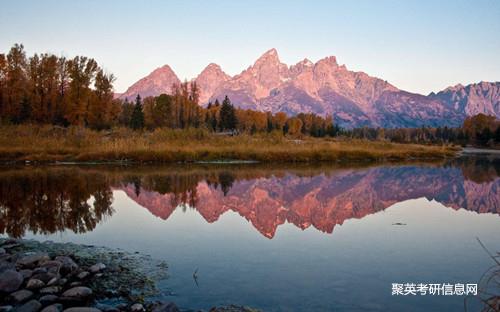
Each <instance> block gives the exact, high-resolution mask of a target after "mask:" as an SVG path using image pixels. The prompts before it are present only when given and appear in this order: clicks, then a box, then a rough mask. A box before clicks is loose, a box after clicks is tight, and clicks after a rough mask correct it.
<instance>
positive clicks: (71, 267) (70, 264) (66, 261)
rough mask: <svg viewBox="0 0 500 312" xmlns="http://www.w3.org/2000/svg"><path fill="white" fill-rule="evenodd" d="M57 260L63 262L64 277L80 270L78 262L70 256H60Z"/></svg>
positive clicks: (62, 271) (62, 272)
mask: <svg viewBox="0 0 500 312" xmlns="http://www.w3.org/2000/svg"><path fill="white" fill-rule="evenodd" d="M55 260H56V261H59V262H61V264H62V265H61V269H60V271H61V274H63V275H66V274H69V273H73V272H74V271H76V270H78V264H76V262H75V261H73V259H71V258H70V257H68V256H58V257H56V259H55Z"/></svg>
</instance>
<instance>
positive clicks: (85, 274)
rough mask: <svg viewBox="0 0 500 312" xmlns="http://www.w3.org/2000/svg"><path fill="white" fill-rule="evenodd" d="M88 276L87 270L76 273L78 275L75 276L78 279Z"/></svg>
mask: <svg viewBox="0 0 500 312" xmlns="http://www.w3.org/2000/svg"><path fill="white" fill-rule="evenodd" d="M89 276H90V273H89V272H87V271H83V272H80V273H78V275H77V276H76V277H78V278H79V279H81V280H82V279H86V278H87V277H89Z"/></svg>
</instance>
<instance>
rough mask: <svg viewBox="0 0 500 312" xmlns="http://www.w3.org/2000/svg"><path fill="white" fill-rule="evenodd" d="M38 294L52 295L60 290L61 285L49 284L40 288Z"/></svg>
mask: <svg viewBox="0 0 500 312" xmlns="http://www.w3.org/2000/svg"><path fill="white" fill-rule="evenodd" d="M39 292H40V294H42V295H54V294H57V293H59V292H61V287H59V286H50V287H45V288H42V289H40V291H39Z"/></svg>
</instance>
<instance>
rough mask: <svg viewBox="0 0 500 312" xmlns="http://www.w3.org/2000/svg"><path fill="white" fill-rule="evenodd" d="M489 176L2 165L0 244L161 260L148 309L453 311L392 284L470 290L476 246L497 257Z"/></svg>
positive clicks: (490, 160) (479, 162) (493, 186)
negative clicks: (62, 245)
mask: <svg viewBox="0 0 500 312" xmlns="http://www.w3.org/2000/svg"><path fill="white" fill-rule="evenodd" d="M499 173H500V158H499V156H498V155H497V156H494V155H483V156H467V157H463V158H460V159H456V160H453V161H449V162H447V163H442V164H420V163H419V164H397V165H382V166H372V167H359V166H354V167H351V166H342V167H332V166H321V167H306V166H301V167H276V166H262V165H245V166H238V165H226V166H210V165H207V166H177V167H105V166H99V167H75V166H72V167H69V166H68V167H64V166H50V167H19V168H12V167H3V168H1V169H0V217H1V218H0V232H1V233H3V234H4V235H5V234H9V235H12V236H16V237H25V238H35V239H38V240H53V241H61V242H76V243H85V244H95V245H102V246H109V247H113V248H122V249H125V250H128V251H139V252H142V253H145V254H149V255H151V256H153V257H154V258H157V259H161V260H165V261H167V262H168V264H169V275H170V277H169V278H168V279H166V280H163V281H161V283H160V288H161V290H162V294H161V295H160V297H164V299H167V300H173V301H175V302H176V303H177V304H178V305H179V306H181V307H183V308H189V309H197V308H203V309H208V308H209V307H211V306H214V305H225V304H240V305H249V306H252V307H256V308H260V309H263V310H265V311H463V310H464V297H457V296H453V297H444V296H439V297H437V296H418V297H411V296H410V297H403V296H391V284H392V283H407V282H413V283H452V284H454V283H477V282H478V281H479V279H480V277H481V275H482V274H483V273H484V272H485V271H486V270H487V269H488V268H489V267H490V266H491V265H492V260H491V259H490V258H489V257H488V255H487V254H486V253H485V251H484V250H483V249H482V248H481V246H480V245H479V243H478V242H477V240H476V237H478V238H480V239H481V241H482V242H483V243H484V244H485V245H486V246H487V247H488V249H490V250H491V251H493V252H496V251H500V239H499V238H500V216H499V214H500V178H499ZM196 269H198V276H199V277H198V284H196V283H195V281H194V280H193V277H192V275H193V272H194V271H195V270H196ZM497 295H498V294H497ZM467 305H468V306H469V311H475V310H478V309H480V303H479V301H478V300H474V299H471V300H468V301H467Z"/></svg>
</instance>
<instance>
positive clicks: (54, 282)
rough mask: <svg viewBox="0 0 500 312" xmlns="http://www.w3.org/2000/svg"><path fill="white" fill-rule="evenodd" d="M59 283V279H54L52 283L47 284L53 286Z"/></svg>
mask: <svg viewBox="0 0 500 312" xmlns="http://www.w3.org/2000/svg"><path fill="white" fill-rule="evenodd" d="M58 282H59V277H57V276H56V277H53V278H52V279H51V280H50V281H48V282H47V286H53V285H56V284H58Z"/></svg>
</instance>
